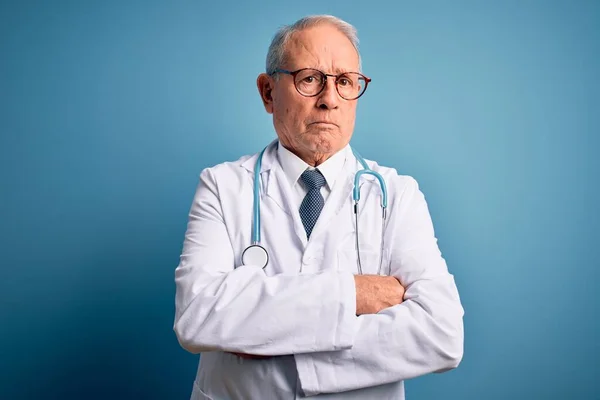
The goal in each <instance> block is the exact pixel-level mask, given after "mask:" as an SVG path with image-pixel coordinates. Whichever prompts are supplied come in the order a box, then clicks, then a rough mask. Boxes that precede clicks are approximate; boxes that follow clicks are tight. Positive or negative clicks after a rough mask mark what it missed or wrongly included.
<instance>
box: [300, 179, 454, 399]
mask: <svg viewBox="0 0 600 400" xmlns="http://www.w3.org/2000/svg"><path fill="white" fill-rule="evenodd" d="M397 179H405V180H408V182H407V183H406V184H405V186H404V188H405V189H404V190H403V191H402V195H400V196H398V199H394V200H395V203H394V204H393V207H394V208H392V209H390V213H389V217H388V218H390V220H389V224H388V226H387V228H386V243H388V245H387V246H391V249H390V251H391V258H390V260H391V271H392V274H393V275H394V276H395V277H397V278H398V279H399V280H400V282H401V283H402V285H403V286H404V287H405V289H406V293H405V296H404V302H403V303H402V304H399V305H396V306H393V307H390V308H387V309H385V310H382V311H380V312H379V313H378V314H367V315H361V316H359V317H357V319H358V321H359V326H358V328H357V333H356V336H355V339H354V345H353V346H352V348H350V349H345V350H341V351H335V352H318V353H309V354H297V355H295V360H296V366H297V369H298V374H299V378H300V384H301V387H302V390H303V392H304V393H305V394H306V395H316V394H318V393H328V392H341V391H346V390H353V389H360V388H364V387H369V386H375V385H380V384H385V383H390V382H395V381H400V380H406V379H410V378H414V377H417V376H421V375H424V374H428V373H431V372H444V371H447V370H450V369H453V368H455V367H457V366H458V364H459V363H460V361H461V360H462V356H463V335H464V334H463V321H462V317H463V314H464V311H463V308H462V305H461V302H460V299H459V295H458V291H457V288H456V285H455V282H454V278H453V276H452V275H451V274H450V273H449V272H448V269H447V266H446V262H445V260H444V259H443V258H442V256H441V253H440V250H439V248H438V245H437V239H436V238H435V236H434V230H433V225H432V221H431V218H430V214H429V211H428V206H427V204H426V201H425V198H424V196H423V193H422V192H421V191H420V190H419V187H418V184H417V182H416V181H415V180H414V179H413V178H411V177H403V178H400V177H398V178H397ZM387 246H386V247H387Z"/></svg>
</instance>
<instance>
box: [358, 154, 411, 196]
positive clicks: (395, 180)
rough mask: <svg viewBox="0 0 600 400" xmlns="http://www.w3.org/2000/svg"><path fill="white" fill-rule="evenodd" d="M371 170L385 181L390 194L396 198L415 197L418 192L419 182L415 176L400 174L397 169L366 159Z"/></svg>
mask: <svg viewBox="0 0 600 400" xmlns="http://www.w3.org/2000/svg"><path fill="white" fill-rule="evenodd" d="M365 161H366V163H367V165H368V166H369V168H371V169H372V170H373V171H375V172H377V173H379V174H380V175H381V176H382V177H383V180H384V181H385V184H386V187H387V190H388V193H389V194H390V195H392V196H394V197H402V196H403V195H413V194H414V193H415V192H418V191H419V190H420V189H419V182H418V181H417V179H416V178H415V177H414V176H411V175H406V174H402V173H400V172H398V170H397V169H396V168H392V167H387V166H384V165H380V164H379V163H377V161H374V160H368V159H365Z"/></svg>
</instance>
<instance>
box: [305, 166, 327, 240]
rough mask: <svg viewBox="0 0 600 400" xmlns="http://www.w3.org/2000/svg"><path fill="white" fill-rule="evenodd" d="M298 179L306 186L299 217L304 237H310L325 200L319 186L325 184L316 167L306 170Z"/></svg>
mask: <svg viewBox="0 0 600 400" xmlns="http://www.w3.org/2000/svg"><path fill="white" fill-rule="evenodd" d="M300 179H302V182H304V184H305V185H306V187H307V188H308V193H306V196H305V197H304V200H302V204H300V219H302V224H303V225H304V229H305V230H306V237H307V238H310V234H311V232H312V230H313V228H314V226H315V224H316V222H317V219H318V218H319V214H321V210H323V206H324V205H325V200H324V199H323V196H322V195H321V187H322V186H323V185H325V177H324V176H323V174H321V171H319V170H318V169H313V170H308V169H307V170H306V171H304V172H303V173H302V175H300Z"/></svg>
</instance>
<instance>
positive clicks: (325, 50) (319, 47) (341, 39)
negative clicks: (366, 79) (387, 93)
mask: <svg viewBox="0 0 600 400" xmlns="http://www.w3.org/2000/svg"><path fill="white" fill-rule="evenodd" d="M285 53H286V57H285V58H286V66H287V67H288V68H290V69H299V68H308V67H312V68H318V69H321V70H323V71H324V72H329V73H340V72H347V71H358V53H357V51H356V49H355V48H354V46H353V45H352V42H351V41H350V39H348V37H346V35H344V34H343V33H342V32H340V31H339V30H338V29H337V28H336V27H335V26H333V25H330V24H322V25H318V26H314V27H311V28H308V29H304V30H302V31H299V32H295V33H294V34H292V36H291V37H290V40H289V41H288V43H287V44H286V50H285Z"/></svg>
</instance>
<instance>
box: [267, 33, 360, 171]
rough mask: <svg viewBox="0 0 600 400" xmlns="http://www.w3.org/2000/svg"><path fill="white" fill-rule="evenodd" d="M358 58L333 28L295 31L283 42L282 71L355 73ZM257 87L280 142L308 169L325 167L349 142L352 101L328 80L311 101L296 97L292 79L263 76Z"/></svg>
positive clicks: (282, 76) (354, 112)
mask: <svg viewBox="0 0 600 400" xmlns="http://www.w3.org/2000/svg"><path fill="white" fill-rule="evenodd" d="M358 64H359V60H358V54H357V52H356V49H355V48H354V46H352V43H351V42H350V40H349V39H348V38H347V37H346V36H345V35H344V34H343V33H341V32H340V31H339V30H337V29H336V28H335V27H333V26H331V25H327V24H324V25H319V26H316V27H312V28H309V29H306V30H303V31H300V32H296V33H295V34H294V35H292V37H291V38H290V40H289V41H288V43H287V46H286V61H285V63H284V65H281V66H280V68H281V69H285V70H288V71H295V70H298V69H301V68H316V69H319V70H321V71H323V72H325V73H327V74H339V73H342V72H358V69H359V65H358ZM257 84H258V87H259V91H260V93H261V97H262V99H263V103H264V105H265V109H266V110H267V112H269V113H271V114H273V124H274V126H275V130H276V132H277V136H278V137H279V139H280V141H281V143H282V144H283V145H284V146H285V147H286V148H288V149H289V150H291V151H292V152H293V153H295V154H296V155H298V156H299V157H300V158H302V159H303V160H304V161H306V162H307V163H308V164H311V165H318V164H320V163H322V162H324V161H325V160H326V159H327V158H329V157H330V156H331V155H333V154H335V153H336V152H338V151H339V150H341V149H342V148H343V147H344V146H346V145H347V144H348V142H350V138H351V137H352V132H353V130H354V122H355V117H356V104H357V101H356V100H344V99H343V98H341V97H340V95H339V94H338V92H337V90H336V88H335V82H334V80H333V79H332V77H328V79H327V83H326V86H325V88H324V89H323V91H322V92H321V93H320V94H319V95H317V96H314V97H305V96H303V95H301V94H300V93H298V91H297V90H296V88H295V86H294V78H293V77H292V76H291V75H288V74H278V79H274V78H273V77H270V76H268V75H266V74H261V75H260V76H259V77H258V80H257Z"/></svg>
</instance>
